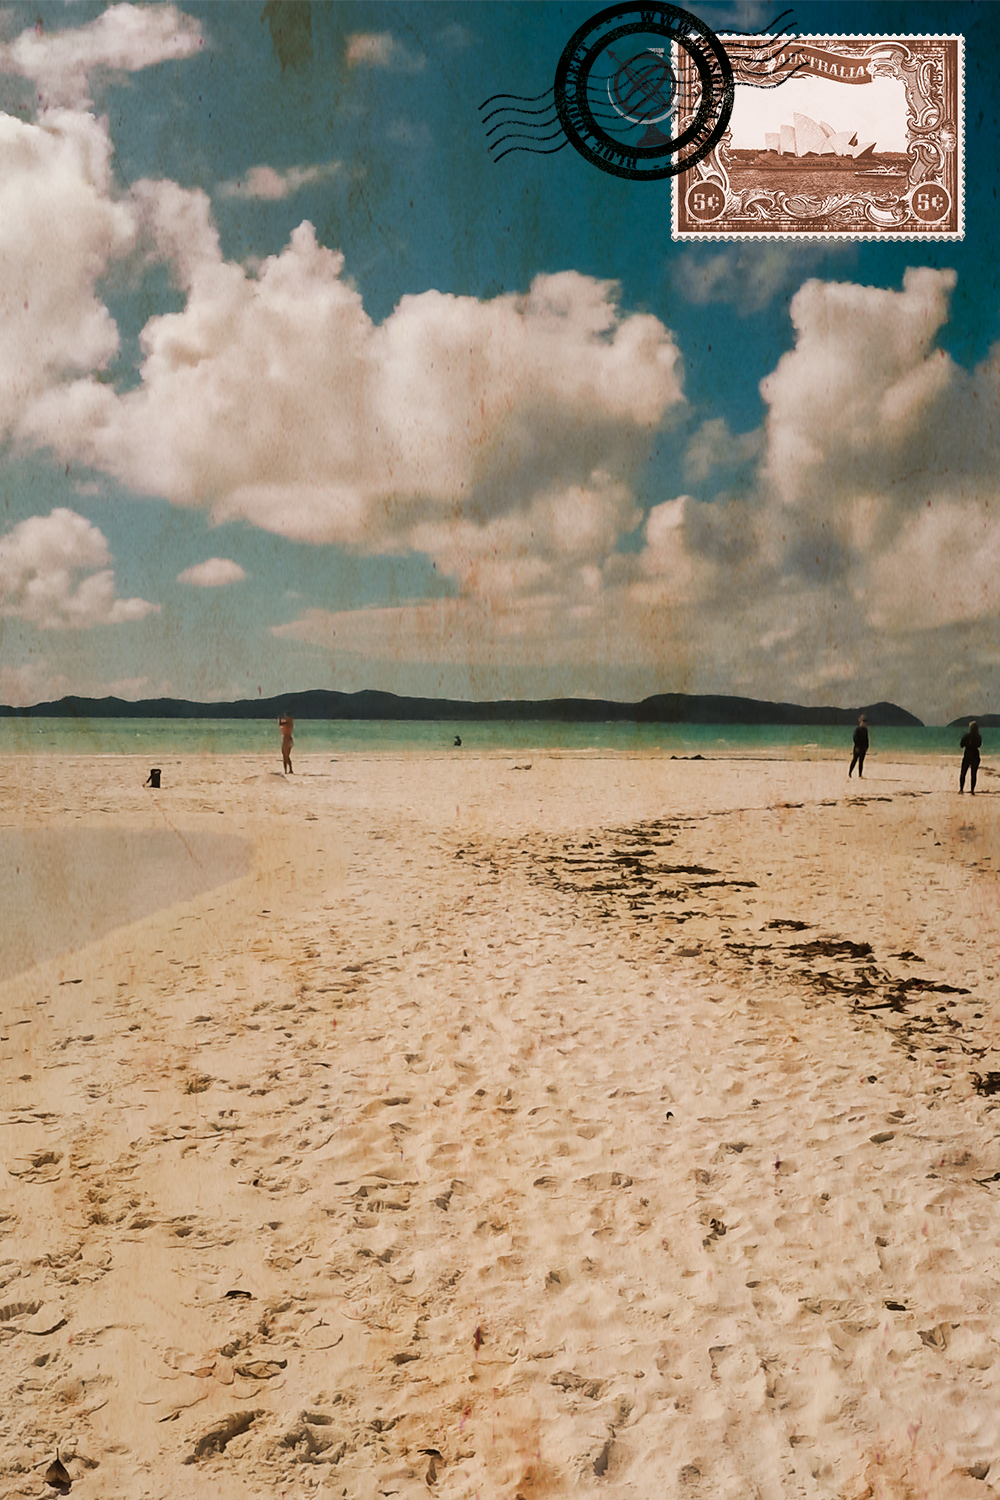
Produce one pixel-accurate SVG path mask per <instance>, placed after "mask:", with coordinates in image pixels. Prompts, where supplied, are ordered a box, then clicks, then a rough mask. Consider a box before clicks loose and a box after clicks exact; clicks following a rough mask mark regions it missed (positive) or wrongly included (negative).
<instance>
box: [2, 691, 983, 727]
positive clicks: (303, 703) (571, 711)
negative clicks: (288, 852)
mask: <svg viewBox="0 0 1000 1500" xmlns="http://www.w3.org/2000/svg"><path fill="white" fill-rule="evenodd" d="M283 713H290V714H291V715H292V716H293V718H296V719H422V720H444V721H447V722H448V723H471V722H473V721H475V720H526V721H531V720H535V721H538V720H545V719H549V720H553V719H555V720H560V721H562V722H564V723H571V724H602V723H607V722H609V721H611V722H620V723H626V724H628V723H631V724H854V723H856V722H857V718H858V715H859V714H861V713H863V714H865V715H866V717H867V719H868V723H869V724H870V725H872V726H873V727H877V726H896V727H899V726H907V725H909V726H912V727H915V728H918V729H921V728H923V724H922V722H921V720H920V719H917V718H914V716H913V714H909V713H907V712H906V710H905V709H904V708H897V706H896V704H895V703H870V704H867V705H865V704H862V705H861V706H860V707H858V708H806V707H803V706H802V705H801V704H797V703H768V702H765V701H763V700H761V699H758V698H731V697H725V696H720V695H716V694H707V695H706V694H700V693H699V694H691V693H657V694H655V695H654V696H653V697H651V698H644V699H643V700H642V702H641V703H615V702H612V701H610V700H608V699H604V698H540V699H528V698H518V699H509V700H508V699H502V700H500V701H499V702H489V703H471V702H466V701H465V700H464V699H458V698H400V697H397V695H396V694H395V693H382V692H378V691H375V690H372V689H367V690H365V691H364V692H360V693H338V692H333V691H330V690H327V689H323V688H317V689H314V690H313V691H311V692H303V693H284V694H282V696H281V697H279V698H245V699H239V700H237V701H236V702H232V703H195V702H191V701H190V700H188V699H185V698H142V699H140V700H139V701H138V702H136V703H129V702H126V700H125V699H123V698H78V697H68V698H60V699H59V700H58V702H56V703H35V704H32V706H31V707H30V708H11V707H8V706H6V705H0V717H6V718H11V717H19V718H29V719H31V718H51V719H67V718H69V719H276V718H278V716H279V714H283ZM994 717H995V716H994ZM980 722H981V723H987V722H988V716H987V718H986V719H983V720H980Z"/></svg>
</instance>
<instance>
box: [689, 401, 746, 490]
mask: <svg viewBox="0 0 1000 1500" xmlns="http://www.w3.org/2000/svg"><path fill="white" fill-rule="evenodd" d="M763 444H764V434H763V433H762V432H741V433H732V432H730V430H729V424H728V422H727V421H726V419H725V417H712V418H710V419H709V420H708V421H706V422H702V424H701V426H700V427H699V428H698V431H697V432H696V433H695V434H694V436H693V437H692V438H691V441H690V442H689V443H688V446H687V452H686V453H685V455H684V473H685V477H686V478H688V479H691V480H694V481H695V482H696V483H700V482H701V481H703V480H705V479H708V477H709V476H710V475H711V474H714V473H717V472H718V471H720V470H726V469H736V468H739V466H740V465H741V464H745V463H747V462H748V461H749V460H750V459H754V458H757V457H758V456H759V454H760V452H761V450H762V448H763Z"/></svg>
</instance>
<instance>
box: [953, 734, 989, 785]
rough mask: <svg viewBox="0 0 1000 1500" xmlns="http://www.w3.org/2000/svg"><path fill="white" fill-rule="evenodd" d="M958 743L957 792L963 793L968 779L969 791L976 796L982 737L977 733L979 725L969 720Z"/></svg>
mask: <svg viewBox="0 0 1000 1500" xmlns="http://www.w3.org/2000/svg"><path fill="white" fill-rule="evenodd" d="M959 743H960V744H961V746H962V750H963V752H964V753H963V755H962V769H961V772H960V773H959V777H958V790H959V791H960V792H964V791H965V778H966V776H968V778H969V791H970V792H971V793H972V795H973V796H975V795H976V773H977V772H978V770H979V751H980V749H981V748H982V743H983V737H982V735H981V734H980V733H979V725H978V723H977V722H976V720H975V719H970V720H969V728H968V732H967V733H966V734H963V735H962V738H961V740H960V741H959Z"/></svg>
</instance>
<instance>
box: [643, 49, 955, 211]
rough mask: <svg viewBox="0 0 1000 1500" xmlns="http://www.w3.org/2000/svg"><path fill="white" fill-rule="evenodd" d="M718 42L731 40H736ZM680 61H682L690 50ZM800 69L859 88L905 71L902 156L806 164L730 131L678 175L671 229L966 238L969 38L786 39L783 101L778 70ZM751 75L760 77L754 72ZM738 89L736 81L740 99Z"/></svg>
mask: <svg viewBox="0 0 1000 1500" xmlns="http://www.w3.org/2000/svg"><path fill="white" fill-rule="evenodd" d="M720 40H721V41H722V42H723V45H725V43H726V42H727V40H729V38H728V37H727V36H725V35H723V36H721V37H720ZM766 41H767V39H766V38H762V39H761V42H766ZM771 45H772V47H773V39H772V42H771ZM734 51H735V53H736V55H735V56H734V57H733V59H732V61H733V74H734V78H735V81H736V83H737V84H739V83H740V81H741V79H740V73H741V62H742V59H741V57H740V55H739V49H734ZM679 62H680V66H681V67H682V68H683V66H684V61H683V59H679ZM795 66H798V68H799V72H798V74H797V75H796V76H799V77H810V76H813V77H816V78H817V79H819V80H822V78H823V77H824V76H826V77H834V78H836V76H837V72H838V70H844V79H845V81H846V80H848V79H849V80H850V81H851V82H853V83H855V84H860V85H862V86H863V85H864V83H867V82H870V81H873V80H874V79H876V78H894V79H898V80H900V81H901V82H902V84H903V86H904V90H905V98H906V151H905V153H897V154H896V155H895V156H894V157H893V158H892V159H891V162H890V161H889V158H888V157H886V158H884V160H885V161H886V162H887V163H889V164H887V165H880V164H879V158H878V157H877V156H869V157H867V158H862V159H860V160H859V161H858V163H857V165H856V166H855V164H854V161H853V160H852V159H850V158H846V159H845V157H844V156H833V157H831V156H830V155H822V156H819V157H817V156H813V157H812V159H811V161H810V160H809V159H808V158H805V157H803V158H798V159H796V158H795V157H794V156H793V155H792V154H791V153H790V152H789V153H786V154H785V155H784V156H783V157H781V158H780V159H779V160H778V161H776V160H775V155H776V153H775V152H774V151H765V150H764V149H763V143H762V149H761V150H759V151H756V152H754V151H741V152H736V151H734V149H733V146H732V133H731V131H727V132H726V134H725V135H724V136H723V137H722V139H721V140H720V141H719V142H718V144H717V145H716V146H715V148H714V149H713V150H712V151H711V152H709V153H708V154H707V155H706V156H705V157H704V158H703V159H702V160H701V161H699V162H698V163H697V164H696V165H695V166H693V167H692V168H690V169H689V170H688V171H685V172H682V173H680V174H679V175H678V176H676V177H675V178H674V182H673V215H672V237H673V238H674V239H675V240H691V241H694V240H748V239H802V238H814V239H883V238H891V239H902V240H922V239H934V240H960V239H962V238H963V236H964V233H965V139H964V107H965V53H964V38H962V37H961V36H857V35H854V36H819V35H815V36H805V37H795V38H790V39H789V40H788V44H787V47H786V48H785V49H784V50H783V52H782V53H781V54H779V55H778V57H777V58H776V59H775V61H774V64H773V70H774V83H773V88H774V90H775V93H774V97H775V99H776V100H780V98H781V93H782V90H781V82H782V81H783V77H782V75H784V77H785V78H787V77H788V76H790V75H791V70H792V68H793V67H795ZM859 75H860V76H859ZM755 76H756V77H757V78H758V79H759V77H760V74H759V72H758V73H757V74H756V75H755ZM758 87H759V83H758ZM739 93H740V90H739V89H737V99H738V98H739ZM820 96H821V91H820V93H819V94H818V98H819V97H820ZM737 107H738V106H737ZM819 108H820V104H819V103H818V104H817V111H818V110H819ZM838 123H839V122H838ZM824 128H826V127H825V126H824ZM800 163H801V165H800ZM827 163H830V164H831V165H830V166H829V167H828V166H827ZM824 179H825V180H824Z"/></svg>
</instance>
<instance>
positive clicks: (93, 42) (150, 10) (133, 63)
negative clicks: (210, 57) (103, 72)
mask: <svg viewBox="0 0 1000 1500" xmlns="http://www.w3.org/2000/svg"><path fill="white" fill-rule="evenodd" d="M202 46H204V37H203V35H202V31H201V26H200V23H199V22H198V21H196V20H194V19H193V18H192V17H191V16H186V15H184V14H183V12H181V11H179V10H178V9H177V7H176V6H174V5H110V6H109V7H108V8H107V10H105V11H104V12H103V13H102V14H101V15H100V16H98V17H97V19H96V20H95V21H90V22H88V23H86V24H85V25H83V26H76V27H67V28H66V29H65V30H63V31H52V32H49V31H46V30H45V29H44V27H43V26H42V24H41V23H40V22H39V24H38V25H36V26H33V27H32V28H31V29H30V30H27V31H22V32H21V34H20V36H19V37H17V38H16V39H15V40H14V41H13V42H10V43H8V44H6V45H2V44H0V72H4V73H19V74H20V75H21V76H22V77H24V78H30V79H32V81H33V82H34V83H35V85H36V87H37V89H38V93H39V97H40V100H41V102H42V104H43V106H44V107H49V106H52V105H81V104H86V103H88V102H89V89H90V74H91V73H92V72H94V71H95V70H97V69H114V70H117V71H121V72H127V73H135V72H138V71H139V70H140V69H142V68H149V67H153V66H154V65H155V64H157V63H161V62H167V61H170V60H172V59H178V58H183V57H190V56H191V55H192V54H193V53H195V52H197V51H198V50H199V49H200V48H201V47H202Z"/></svg>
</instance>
